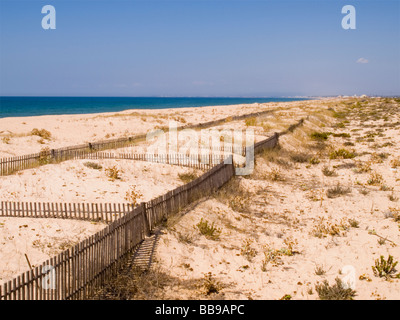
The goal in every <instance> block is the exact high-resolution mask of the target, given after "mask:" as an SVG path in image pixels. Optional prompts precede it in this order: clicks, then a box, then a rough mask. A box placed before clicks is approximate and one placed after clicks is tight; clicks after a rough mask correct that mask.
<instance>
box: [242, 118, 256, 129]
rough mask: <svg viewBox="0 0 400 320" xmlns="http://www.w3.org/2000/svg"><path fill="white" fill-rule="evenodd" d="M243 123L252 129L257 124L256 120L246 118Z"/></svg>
mask: <svg viewBox="0 0 400 320" xmlns="http://www.w3.org/2000/svg"><path fill="white" fill-rule="evenodd" d="M245 123H246V126H248V127H252V126H255V125H256V124H257V119H256V118H255V117H251V118H247V119H246V120H245Z"/></svg>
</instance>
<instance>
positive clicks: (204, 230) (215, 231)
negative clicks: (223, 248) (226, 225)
mask: <svg viewBox="0 0 400 320" xmlns="http://www.w3.org/2000/svg"><path fill="white" fill-rule="evenodd" d="M196 227H197V229H199V231H200V233H201V234H202V235H204V236H205V237H206V238H208V239H211V240H218V239H219V235H220V234H221V229H220V228H216V227H215V226H214V222H213V223H212V224H211V225H210V224H209V223H208V221H207V220H203V218H201V220H200V222H199V223H198V224H196Z"/></svg>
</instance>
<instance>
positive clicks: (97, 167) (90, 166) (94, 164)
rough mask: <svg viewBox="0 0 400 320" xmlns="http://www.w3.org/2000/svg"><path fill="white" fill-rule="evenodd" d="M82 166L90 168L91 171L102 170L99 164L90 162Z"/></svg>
mask: <svg viewBox="0 0 400 320" xmlns="http://www.w3.org/2000/svg"><path fill="white" fill-rule="evenodd" d="M83 165H84V166H85V167H88V168H91V169H96V170H101V169H102V168H103V167H102V166H101V165H100V164H98V163H96V162H90V161H88V162H85V163H84V164H83Z"/></svg>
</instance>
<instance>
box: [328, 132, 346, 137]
mask: <svg viewBox="0 0 400 320" xmlns="http://www.w3.org/2000/svg"><path fill="white" fill-rule="evenodd" d="M332 135H333V136H334V137H335V138H350V134H349V133H345V132H342V133H334V134H332Z"/></svg>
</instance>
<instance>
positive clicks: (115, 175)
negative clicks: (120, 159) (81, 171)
mask: <svg viewBox="0 0 400 320" xmlns="http://www.w3.org/2000/svg"><path fill="white" fill-rule="evenodd" d="M105 172H106V176H107V177H108V178H109V180H110V181H114V180H118V179H121V177H120V173H121V170H120V169H118V168H117V166H112V167H108V168H106V169H105Z"/></svg>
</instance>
